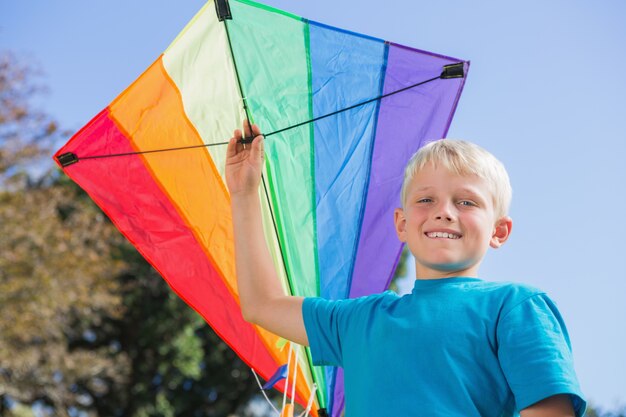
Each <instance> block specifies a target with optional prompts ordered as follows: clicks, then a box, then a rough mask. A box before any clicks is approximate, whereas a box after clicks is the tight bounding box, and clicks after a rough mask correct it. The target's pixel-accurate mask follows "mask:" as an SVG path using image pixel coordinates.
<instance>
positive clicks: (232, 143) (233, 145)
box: [226, 129, 241, 158]
mask: <svg viewBox="0 0 626 417" xmlns="http://www.w3.org/2000/svg"><path fill="white" fill-rule="evenodd" d="M240 139H241V130H239V129H235V131H234V132H233V137H232V138H230V140H229V141H228V147H227V148H226V157H227V158H231V157H233V156H235V155H237V148H238V146H239V140H240Z"/></svg>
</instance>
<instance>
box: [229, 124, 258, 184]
mask: <svg viewBox="0 0 626 417" xmlns="http://www.w3.org/2000/svg"><path fill="white" fill-rule="evenodd" d="M244 133H245V136H246V137H250V136H251V132H250V124H249V123H244ZM252 133H254V140H253V141H252V143H250V144H243V143H240V142H239V140H241V138H242V133H241V130H239V129H237V130H235V132H234V134H233V137H232V138H231V139H230V141H229V142H228V148H227V150H226V185H227V186H228V191H229V192H230V195H231V196H238V195H249V194H251V193H257V190H258V188H259V183H260V181H261V173H262V172H263V159H264V156H265V154H264V151H263V136H262V135H261V131H260V130H259V128H258V126H256V125H252Z"/></svg>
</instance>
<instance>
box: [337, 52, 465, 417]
mask: <svg viewBox="0 0 626 417" xmlns="http://www.w3.org/2000/svg"><path fill="white" fill-rule="evenodd" d="M457 62H460V60H457V59H454V58H449V57H445V56H441V55H436V54H432V53H427V52H423V51H419V50H415V49H412V48H407V47H403V46H400V45H396V44H390V46H389V55H388V58H387V71H386V73H385V84H384V89H383V93H384V94H387V93H389V92H392V91H396V90H398V89H401V88H403V87H406V86H408V85H411V84H415V83H417V82H420V81H424V80H428V79H430V78H433V77H436V76H438V75H439V74H441V71H442V70H443V66H444V65H448V64H453V63H457ZM467 67H468V64H467V63H466V64H465V68H466V71H467ZM464 82H465V78H458V79H446V80H441V79H440V80H435V81H433V82H430V83H427V84H424V85H422V86H419V87H416V88H414V89H410V90H407V91H405V92H403V93H401V94H395V95H392V96H390V97H387V98H385V99H383V100H382V101H381V104H380V110H379V113H378V124H377V130H376V139H375V141H376V142H375V144H374V150H373V155H372V165H371V172H370V182H369V186H368V190H367V198H366V205H365V213H364V215H363V221H362V225H361V234H360V236H359V243H358V249H357V254H356V261H355V265H354V270H353V273H352V285H351V288H350V298H355V297H360V296H363V295H369V294H374V293H379V292H382V291H384V290H385V289H386V288H387V287H388V285H389V283H390V281H391V279H392V277H393V272H394V270H395V267H396V264H397V262H398V259H399V257H400V253H401V251H402V244H401V242H399V241H398V240H397V237H396V232H395V227H394V223H393V216H394V214H393V213H394V210H395V208H397V207H400V206H401V204H400V189H401V187H402V180H403V176H404V167H405V166H406V164H407V162H408V160H409V159H410V157H411V156H412V155H413V154H414V153H415V152H416V151H417V150H418V149H419V148H420V147H421V146H422V145H423V144H425V143H427V142H429V141H432V140H437V139H441V138H443V137H445V135H446V134H447V132H448V128H449V126H450V123H451V121H452V116H453V115H454V111H455V109H456V105H457V103H458V99H459V97H460V94H461V91H462V89H463V84H464ZM388 242H393V243H391V244H390V243H388ZM333 396H334V400H333V409H332V416H333V417H339V416H340V415H341V412H342V410H343V408H344V405H345V395H344V371H343V369H339V370H338V371H337V375H336V380H335V387H334V393H333Z"/></svg>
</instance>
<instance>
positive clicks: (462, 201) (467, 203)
mask: <svg viewBox="0 0 626 417" xmlns="http://www.w3.org/2000/svg"><path fill="white" fill-rule="evenodd" d="M459 204H460V205H462V206H470V207H474V206H476V203H474V202H473V201H470V200H461V201H459Z"/></svg>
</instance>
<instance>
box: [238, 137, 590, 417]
mask: <svg viewBox="0 0 626 417" xmlns="http://www.w3.org/2000/svg"><path fill="white" fill-rule="evenodd" d="M252 130H253V133H254V135H255V136H256V137H255V139H254V141H253V142H252V144H251V145H247V148H246V146H245V145H242V144H241V143H239V142H238V141H239V140H240V139H241V137H242V134H241V132H240V131H235V134H234V137H233V138H232V139H231V140H230V143H229V145H228V151H227V161H226V180H227V184H228V188H229V190H230V194H231V199H232V202H231V204H232V212H233V225H234V232H235V251H236V266H237V275H238V286H239V296H240V302H241V308H242V312H243V315H244V318H245V319H246V320H248V321H251V322H253V323H256V324H258V325H260V326H262V327H264V328H266V329H268V330H270V331H272V332H274V333H276V334H277V335H280V336H282V337H284V338H286V339H289V340H292V341H294V342H296V343H299V344H302V345H310V346H311V354H312V357H313V360H314V362H315V363H316V364H318V365H336V366H342V367H343V368H344V375H345V393H346V416H347V417H359V416H370V415H376V416H410V415H416V416H494V417H495V416H513V415H518V413H519V414H520V415H521V416H522V417H533V416H536V417H539V416H545V417H548V416H550V417H557V416H559V417H561V416H575V415H576V416H581V415H582V414H583V413H584V410H585V401H584V400H583V397H582V394H581V392H580V389H579V387H578V382H577V380H576V375H575V373H574V369H573V363H572V357H571V349H570V345H569V338H568V334H567V330H566V328H565V325H564V323H563V321H562V319H561V316H560V314H559V312H558V310H557V309H556V307H555V306H554V304H553V303H552V301H551V300H550V299H549V298H548V297H547V296H546V295H545V294H544V293H542V292H541V291H538V290H536V289H533V288H530V287H527V286H523V285H517V284H508V283H488V282H485V281H482V280H480V279H478V268H479V266H480V263H481V261H482V259H483V257H484V255H485V252H486V251H487V248H488V247H489V246H491V247H493V248H498V247H500V246H501V245H502V244H504V242H506V240H507V238H508V236H509V234H510V232H511V227H512V221H511V219H510V218H509V217H507V215H506V214H507V210H508V205H509V201H510V199H511V188H510V184H509V179H508V175H507V174H506V171H505V169H504V167H503V166H502V164H501V163H500V162H499V161H497V160H496V159H495V158H494V157H493V156H492V155H491V154H489V153H488V152H486V151H484V150H483V149H482V148H479V147H477V146H476V145H473V144H469V143H466V142H460V141H450V140H444V141H437V142H433V143H431V144H429V145H427V146H425V147H423V148H422V149H421V150H420V151H419V152H417V153H416V154H415V155H414V157H413V158H412V159H411V161H410V162H409V165H408V166H407V169H406V173H405V179H404V184H403V187H402V196H401V197H402V205H403V207H402V208H399V209H397V210H396V212H395V219H394V220H395V226H396V231H397V234H398V237H399V239H400V240H401V241H403V242H405V243H406V244H407V245H408V247H409V249H410V250H411V253H412V254H413V256H414V257H415V269H416V281H415V287H414V289H413V292H412V293H411V294H408V295H406V296H404V297H398V296H397V295H395V294H393V293H390V292H385V293H383V294H377V295H372V296H368V297H362V298H359V299H354V300H341V301H327V300H323V299H319V298H307V299H304V298H302V297H292V296H286V295H284V293H283V290H282V288H281V286H280V284H279V281H278V278H277V276H276V272H275V270H274V267H273V264H272V261H271V257H270V254H269V252H268V249H267V247H266V244H265V239H264V236H263V229H262V223H261V206H260V200H259V197H258V186H259V182H260V177H261V170H262V164H263V138H262V136H261V134H260V131H259V130H258V128H257V127H256V126H252ZM246 133H247V134H246V136H250V134H249V133H250V132H246Z"/></svg>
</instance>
